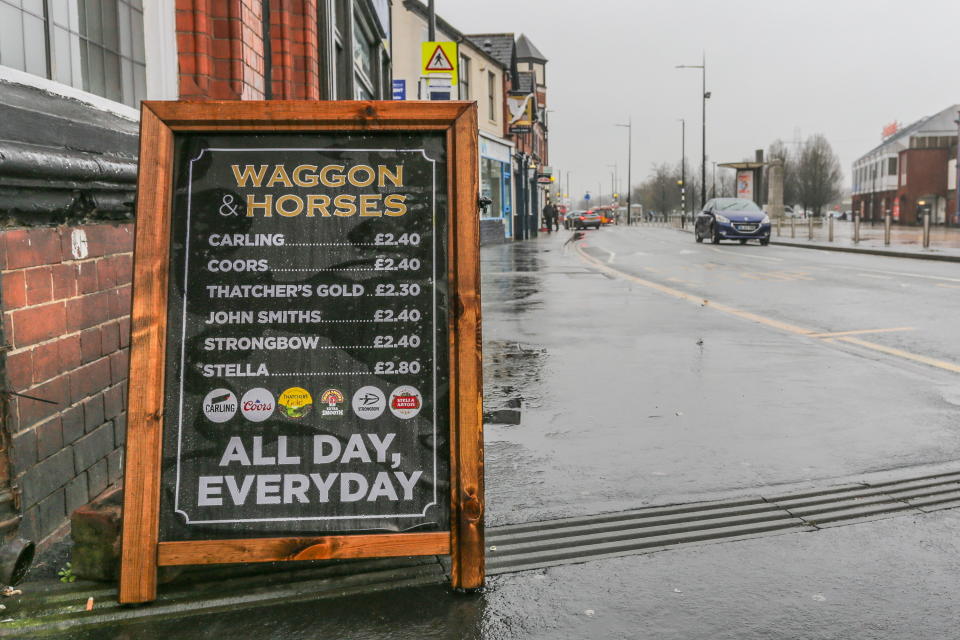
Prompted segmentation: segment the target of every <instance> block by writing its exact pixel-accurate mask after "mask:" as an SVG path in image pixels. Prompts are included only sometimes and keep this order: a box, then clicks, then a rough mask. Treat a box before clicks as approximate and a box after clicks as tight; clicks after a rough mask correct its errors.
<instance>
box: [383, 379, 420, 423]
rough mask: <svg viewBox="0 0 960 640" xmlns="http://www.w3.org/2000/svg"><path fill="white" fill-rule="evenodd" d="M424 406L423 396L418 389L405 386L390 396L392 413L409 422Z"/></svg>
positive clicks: (398, 388)
mask: <svg viewBox="0 0 960 640" xmlns="http://www.w3.org/2000/svg"><path fill="white" fill-rule="evenodd" d="M422 406H423V396H421V395H420V392H419V391H418V390H417V388H416V387H411V386H410V385H403V386H400V387H397V388H396V389H394V390H393V393H391V394H390V413H392V414H393V415H395V416H397V417H398V418H400V419H401V420H409V419H410V418H413V417H414V416H416V415H417V414H418V413H420V408H421V407H422Z"/></svg>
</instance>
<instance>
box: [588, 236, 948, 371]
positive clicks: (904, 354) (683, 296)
mask: <svg viewBox="0 0 960 640" xmlns="http://www.w3.org/2000/svg"><path fill="white" fill-rule="evenodd" d="M575 246H576V251H577V253H578V254H579V255H580V257H581V259H583V260H584V261H585V262H587V263H590V264H592V265H594V267H596V268H597V269H600V270H601V271H606V272H607V273H609V274H611V275H613V276H616V277H619V278H625V279H627V280H630V281H632V282H635V283H637V284H639V285H642V286H644V287H648V288H650V289H653V290H655V291H659V292H661V293H665V294H667V295H668V296H671V297H674V298H677V299H679V300H686V301H687V302H693V303H696V304H699V305H700V306H702V307H710V308H713V309H716V310H717V311H722V312H723V313H726V314H729V315H732V316H736V317H738V318H743V319H744V320H750V321H752V322H756V323H758V324H762V325H765V326H768V327H773V328H774V329H780V330H781V331H786V332H787V333H792V334H794V335H799V336H805V337H808V338H814V337H818V336H822V335H823V333H822V332H815V331H812V330H810V329H804V328H803V327H798V326H796V325H793V324H790V323H787V322H781V321H780V320H774V319H773V318H767V317H766V316H761V315H759V314H756V313H752V312H750V311H743V310H742V309H736V308H734V307H731V306H728V305H725V304H721V303H719V302H712V301H710V300H708V299H706V298H703V297H701V296H697V295H693V294H690V293H687V292H685V291H681V290H679V289H674V288H672V287H668V286H666V285H662V284H659V283H656V282H651V281H650V280H644V279H643V278H638V277H637V276H634V275H631V274H629V273H625V272H623V271H619V270H618V269H614V268H612V267H608V266H607V265H605V264H604V263H602V262H601V261H599V260H597V259H596V258H594V257H593V256H589V255H587V254H586V253H584V251H583V247H581V246H580V245H579V244H577V245H575ZM834 340H841V341H843V342H846V343H849V344H854V345H857V346H859V347H863V348H865V349H871V350H873V351H879V352H880V353H885V354H887V355H891V356H896V357H898V358H903V359H904V360H911V361H913V362H919V363H921V364H925V365H928V366H931V367H936V368H938V369H944V370H946V371H951V372H953V373H960V365H957V364H954V363H952V362H946V361H944V360H937V359H936V358H930V357H927V356H922V355H919V354H916V353H910V352H909V351H904V350H903V349H895V348H893V347H887V346H884V345H882V344H877V343H876V342H869V341H867V340H861V339H860V338H854V337H853V336H838V337H833V338H827V339H825V340H821V342H833V341H834Z"/></svg>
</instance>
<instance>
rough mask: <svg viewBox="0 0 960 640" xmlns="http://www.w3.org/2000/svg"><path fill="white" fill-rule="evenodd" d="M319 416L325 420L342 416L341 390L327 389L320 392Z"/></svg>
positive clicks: (342, 401)
mask: <svg viewBox="0 0 960 640" xmlns="http://www.w3.org/2000/svg"><path fill="white" fill-rule="evenodd" d="M320 404H321V409H320V417H321V418H325V419H327V420H333V419H336V418H342V417H343V414H344V405H345V404H346V402H345V401H344V397H343V392H342V391H340V389H327V390H326V391H324V392H323V393H321V394H320Z"/></svg>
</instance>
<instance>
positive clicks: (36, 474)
mask: <svg viewBox="0 0 960 640" xmlns="http://www.w3.org/2000/svg"><path fill="white" fill-rule="evenodd" d="M74 475H75V472H74V467H73V452H72V451H71V450H70V449H69V448H67V449H61V450H60V451H58V452H57V453H55V454H53V455H52V456H50V457H49V458H47V459H46V460H44V461H42V462H40V463H38V464H36V465H34V466H33V467H31V468H30V469H28V470H27V472H26V473H25V474H24V475H23V477H22V478H21V479H20V487H21V489H22V491H23V494H22V501H23V506H24V507H30V506H33V505H35V504H37V503H38V502H40V501H41V500H42V499H44V498H46V497H47V496H49V495H50V494H51V493H53V492H54V491H56V490H57V489H59V488H60V487H62V486H63V485H65V484H67V483H68V482H70V480H72V479H73V477H74Z"/></svg>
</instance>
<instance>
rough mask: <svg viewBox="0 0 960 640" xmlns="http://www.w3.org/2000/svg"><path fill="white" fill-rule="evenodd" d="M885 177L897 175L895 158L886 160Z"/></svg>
mask: <svg viewBox="0 0 960 640" xmlns="http://www.w3.org/2000/svg"><path fill="white" fill-rule="evenodd" d="M887 175H888V176H895V175H897V159H896V158H887Z"/></svg>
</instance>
